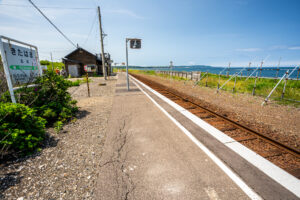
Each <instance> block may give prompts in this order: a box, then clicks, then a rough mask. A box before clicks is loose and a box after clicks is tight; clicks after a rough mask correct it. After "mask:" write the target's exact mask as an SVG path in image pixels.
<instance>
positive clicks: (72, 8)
mask: <svg viewBox="0 0 300 200" xmlns="http://www.w3.org/2000/svg"><path fill="white" fill-rule="evenodd" d="M0 6H11V7H23V8H24V7H27V8H31V7H32V6H30V5H21V4H5V3H1V4H0ZM39 8H45V9H65V10H92V9H95V8H89V7H86V8H81V7H58V6H39Z"/></svg>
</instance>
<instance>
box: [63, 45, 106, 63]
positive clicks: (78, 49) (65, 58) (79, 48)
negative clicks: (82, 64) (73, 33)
mask: <svg viewBox="0 0 300 200" xmlns="http://www.w3.org/2000/svg"><path fill="white" fill-rule="evenodd" d="M80 50H81V51H85V52H86V53H88V54H90V55H92V56H95V57H96V59H97V60H99V61H101V60H102V59H101V57H100V58H99V57H98V56H96V54H93V53H91V52H89V51H87V50H85V49H83V48H81V47H78V48H77V49H75V50H74V51H72V52H71V53H69V54H68V55H66V56H65V57H64V58H63V59H64V60H69V59H68V57H69V56H70V55H72V54H73V53H75V52H76V51H80Z"/></svg>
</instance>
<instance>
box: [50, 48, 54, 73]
mask: <svg viewBox="0 0 300 200" xmlns="http://www.w3.org/2000/svg"><path fill="white" fill-rule="evenodd" d="M50 56H51V64H52V72H54V66H53V58H52V52H50Z"/></svg>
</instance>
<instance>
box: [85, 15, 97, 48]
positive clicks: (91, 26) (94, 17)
mask: <svg viewBox="0 0 300 200" xmlns="http://www.w3.org/2000/svg"><path fill="white" fill-rule="evenodd" d="M96 19H97V13H96V14H95V17H94V20H93V23H92V26H91V28H90V31H89V34H88V36H87V38H86V39H85V41H84V43H83V45H82V46H85V44H86V43H87V41H88V40H89V38H90V35H91V33H92V30H93V28H94V25H95V22H96Z"/></svg>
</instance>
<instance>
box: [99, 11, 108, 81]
mask: <svg viewBox="0 0 300 200" xmlns="http://www.w3.org/2000/svg"><path fill="white" fill-rule="evenodd" d="M98 16H99V27H100V42H101V52H102V70H103V75H104V79H105V80H106V68H105V56H104V45H103V32H102V23H101V13H100V6H98Z"/></svg>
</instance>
